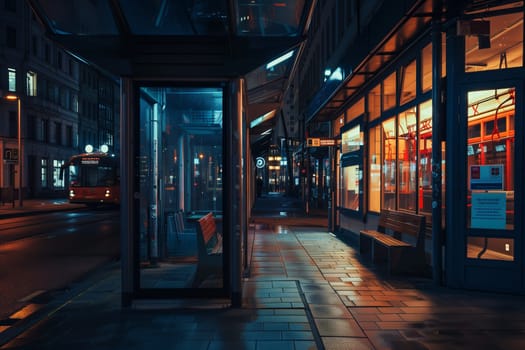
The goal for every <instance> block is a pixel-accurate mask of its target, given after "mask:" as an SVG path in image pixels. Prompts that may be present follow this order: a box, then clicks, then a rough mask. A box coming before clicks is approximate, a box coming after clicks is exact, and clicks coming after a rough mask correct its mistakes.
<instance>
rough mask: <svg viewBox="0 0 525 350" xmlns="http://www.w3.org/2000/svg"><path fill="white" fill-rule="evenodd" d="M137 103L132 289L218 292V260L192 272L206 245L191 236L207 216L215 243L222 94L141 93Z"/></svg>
mask: <svg viewBox="0 0 525 350" xmlns="http://www.w3.org/2000/svg"><path fill="white" fill-rule="evenodd" d="M140 96H141V99H140V106H139V109H140V150H139V156H138V159H137V163H138V164H139V167H138V174H137V179H138V181H139V187H140V191H139V192H140V199H139V200H140V205H139V217H140V219H139V224H140V228H141V231H140V266H141V270H140V271H141V274H140V286H141V288H144V289H152V288H153V289H155V288H200V287H202V288H222V287H223V279H222V275H223V268H222V266H223V264H222V260H221V259H216V260H217V261H218V262H217V264H216V265H215V266H213V268H208V269H206V270H205V271H202V270H201V269H200V266H201V265H202V264H204V263H205V261H200V260H201V259H203V257H202V256H201V255H200V253H199V251H201V250H202V249H204V250H205V251H206V249H209V248H211V246H210V247H207V246H206V247H203V246H201V244H200V243H199V242H200V237H199V233H198V230H197V225H198V223H197V220H199V219H200V218H201V217H203V216H204V215H205V214H207V213H212V214H213V216H214V219H215V222H216V225H217V231H218V232H219V233H220V235H221V237H222V229H221V220H222V213H223V158H222V157H223V124H222V118H223V91H222V88H220V87H154V86H148V87H142V88H141V89H140ZM206 244H209V245H212V244H213V245H214V246H216V245H217V244H220V242H217V241H214V242H213V243H212V242H207V243H206ZM220 249H221V250H222V247H220ZM210 254H211V253H210ZM221 256H222V255H221ZM159 261H162V262H161V263H159ZM159 266H160V268H155V269H153V268H152V267H159Z"/></svg>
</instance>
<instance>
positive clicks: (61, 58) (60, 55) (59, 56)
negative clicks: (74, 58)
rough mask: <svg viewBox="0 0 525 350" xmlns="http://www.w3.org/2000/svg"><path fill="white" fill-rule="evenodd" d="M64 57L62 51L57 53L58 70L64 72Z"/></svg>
mask: <svg viewBox="0 0 525 350" xmlns="http://www.w3.org/2000/svg"><path fill="white" fill-rule="evenodd" d="M63 61H64V57H63V55H62V51H58V52H57V67H58V69H60V70H62V67H63V66H64V62H63Z"/></svg>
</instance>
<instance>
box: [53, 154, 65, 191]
mask: <svg viewBox="0 0 525 350" xmlns="http://www.w3.org/2000/svg"><path fill="white" fill-rule="evenodd" d="M63 165H64V161H63V160H56V159H55V160H53V188H54V189H57V190H63V189H64V177H63V176H60V172H61V169H62V166H63Z"/></svg>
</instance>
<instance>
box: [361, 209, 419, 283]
mask: <svg viewBox="0 0 525 350" xmlns="http://www.w3.org/2000/svg"><path fill="white" fill-rule="evenodd" d="M377 226H378V227H377V230H361V231H360V232H359V250H360V252H361V254H369V255H370V257H371V258H372V261H374V263H375V262H385V261H386V263H387V269H388V273H411V274H422V273H424V271H425V265H426V258H425V217H424V216H422V215H417V214H413V213H408V212H402V211H395V210H386V209H385V210H382V211H381V214H380V216H379V223H378V225H377Z"/></svg>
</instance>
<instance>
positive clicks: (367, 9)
mask: <svg viewBox="0 0 525 350" xmlns="http://www.w3.org/2000/svg"><path fill="white" fill-rule="evenodd" d="M317 10H318V11H319V13H320V14H318V15H314V18H317V19H318V20H315V19H314V21H313V27H314V28H316V32H317V34H316V36H314V37H313V39H312V40H310V45H311V46H310V47H308V48H307V49H306V52H307V53H306V54H305V56H304V57H307V59H306V61H305V62H304V70H303V71H302V73H301V74H302V75H301V82H300V83H299V86H301V88H300V89H298V90H297V93H298V94H301V96H302V97H300V101H301V102H300V108H299V110H300V111H301V112H300V113H302V114H303V115H304V116H305V120H306V123H307V130H308V131H309V132H310V134H309V135H307V136H318V137H325V138H331V139H336V140H337V141H338V142H337V143H338V144H340V145H339V146H338V147H324V148H323V147H317V148H314V149H313V150H307V151H308V154H309V158H310V160H311V162H316V164H318V163H319V162H321V163H322V166H321V167H324V171H325V172H322V171H321V172H318V173H317V174H316V176H315V181H317V182H318V183H319V182H320V183H322V184H325V185H324V187H323V189H324V191H325V192H326V193H328V195H327V196H326V199H322V200H325V201H327V202H328V201H331V200H333V203H334V205H333V208H331V209H332V210H331V219H332V228H333V229H334V231H338V232H340V233H341V234H345V235H347V236H349V237H351V238H355V239H356V238H357V237H358V235H359V231H360V230H362V229H365V228H375V227H376V226H377V220H378V215H379V213H380V212H381V210H383V209H394V210H399V211H407V212H413V213H418V214H422V215H424V216H425V217H426V224H427V230H426V233H427V240H426V241H427V242H426V253H427V263H428V267H429V273H430V274H431V275H432V276H433V278H434V280H435V281H436V282H438V283H443V284H446V285H448V286H452V287H460V288H469V289H470V288H472V289H482V290H495V291H506V292H518V293H523V292H524V291H525V273H524V271H525V263H524V261H525V260H524V259H523V255H524V253H525V241H524V239H523V232H524V224H525V223H524V220H523V215H522V213H523V204H522V203H523V202H524V201H523V191H524V190H525V188H524V186H523V182H522V181H519V174H520V173H522V172H523V164H524V154H525V152H524V151H525V150H524V143H523V141H522V140H523V139H524V137H523V136H524V135H523V132H524V126H525V120H524V119H523V118H522V117H521V116H522V113H521V109H522V108H523V102H524V101H525V99H524V96H523V78H524V76H525V70H524V69H523V12H524V7H523V2H521V1H504V2H501V1H462V2H455V1H454V2H452V1H403V2H395V4H393V3H391V2H387V1H375V2H373V3H368V2H367V5H364V4H363V2H358V1H327V2H322V4H321V2H319V3H318V4H317ZM323 38H325V40H322V39H323ZM326 38H329V40H326ZM325 72H326V73H325ZM325 74H326V75H325ZM325 77H326V78H325ZM310 91H316V93H315V94H312V93H311V92H310ZM321 148H323V149H321ZM318 168H319V167H316V168H315V169H314V171H319V170H318ZM311 169H312V168H311ZM310 176H312V174H310ZM323 178H324V180H323ZM328 179H334V180H335V181H333V182H332V183H330V181H328ZM312 181H314V179H312Z"/></svg>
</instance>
